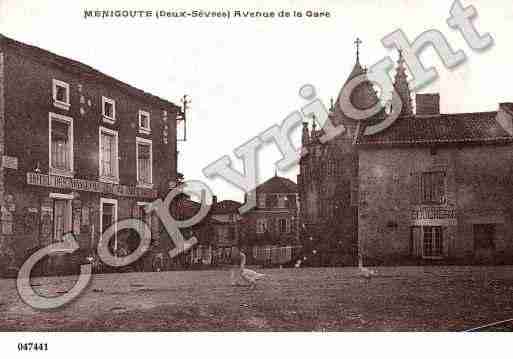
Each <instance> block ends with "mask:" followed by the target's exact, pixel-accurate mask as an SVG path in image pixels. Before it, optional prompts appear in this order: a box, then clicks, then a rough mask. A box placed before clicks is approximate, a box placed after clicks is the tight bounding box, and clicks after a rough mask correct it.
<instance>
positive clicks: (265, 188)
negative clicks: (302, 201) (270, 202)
mask: <svg viewBox="0 0 513 359" xmlns="http://www.w3.org/2000/svg"><path fill="white" fill-rule="evenodd" d="M256 190H257V192H258V193H297V192H298V187H297V184H296V183H294V182H293V181H291V180H289V179H288V178H285V177H278V176H274V177H272V178H270V179H268V180H267V181H265V182H264V183H262V184H261V185H260V186H258V187H257V188H256Z"/></svg>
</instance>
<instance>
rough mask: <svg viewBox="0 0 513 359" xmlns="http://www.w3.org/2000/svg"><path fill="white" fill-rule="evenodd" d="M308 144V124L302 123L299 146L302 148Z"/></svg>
mask: <svg viewBox="0 0 513 359" xmlns="http://www.w3.org/2000/svg"><path fill="white" fill-rule="evenodd" d="M309 143H310V132H309V131H308V122H306V121H305V122H303V132H302V134H301V145H302V146H303V148H305V147H306V146H308V144H309Z"/></svg>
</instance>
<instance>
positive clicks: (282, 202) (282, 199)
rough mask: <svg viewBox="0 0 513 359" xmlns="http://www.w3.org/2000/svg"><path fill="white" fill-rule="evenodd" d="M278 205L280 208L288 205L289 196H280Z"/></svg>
mask: <svg viewBox="0 0 513 359" xmlns="http://www.w3.org/2000/svg"><path fill="white" fill-rule="evenodd" d="M278 207H279V208H286V207H287V196H278Z"/></svg>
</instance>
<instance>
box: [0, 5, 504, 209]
mask: <svg viewBox="0 0 513 359" xmlns="http://www.w3.org/2000/svg"><path fill="white" fill-rule="evenodd" d="M451 4H452V1H447V0H443V1H442V0H431V1H413V0H387V1H385V0H360V1H349V0H338V1H335V0H324V1H322V0H317V1H315V2H313V1H310V2H308V1H295V0H290V1H280V0H278V1H277V0H275V1H244V3H243V4H242V2H241V1H228V0H224V1H217V2H216V4H215V5H213V2H209V1H199V0H193V1H191V0H188V1H182V0H180V1H176V0H175V1H172V2H171V1H159V0H146V1H144V2H141V1H131V0H123V1H117V0H110V1H96V0H88V1H65V2H64V1H53V0H38V1H25V0H0V32H1V33H3V34H4V35H6V36H9V37H12V38H14V39H16V40H18V41H22V42H25V43H29V44H31V45H35V46H38V47H41V48H44V49H47V50H49V51H52V52H55V53H57V54H59V55H62V56H66V57H70V58H72V59H75V60H78V61H81V62H83V63H86V64H87V65H90V66H92V67H94V68H96V69H98V70H100V71H102V72H105V73H107V74H109V75H111V76H113V77H116V78H118V79H120V80H122V81H124V82H127V83H129V84H131V85H133V86H135V87H138V88H140V89H143V90H145V91H148V92H151V93H153V94H155V95H158V96H161V97H163V98H166V99H168V100H171V101H173V102H175V103H177V104H179V103H180V102H179V101H180V98H181V97H182V96H183V95H184V94H187V95H189V96H190V98H191V101H192V102H191V104H190V109H189V110H188V113H187V118H188V125H187V132H188V133H187V137H188V139H187V142H180V143H179V146H178V148H179V151H180V155H179V164H178V170H179V171H180V172H182V173H183V174H184V175H185V178H186V179H191V180H201V181H204V182H206V183H207V184H209V185H210V186H211V188H212V189H213V191H214V193H215V194H216V195H217V196H218V198H219V199H220V200H222V199H235V200H241V199H242V192H241V191H240V190H238V189H237V188H235V187H234V186H233V185H231V184H229V183H227V182H226V181H224V180H223V179H220V178H219V179H215V180H209V179H207V178H205V176H204V175H203V174H202V169H203V168H205V167H206V166H208V165H209V164H210V163H212V162H213V161H215V160H217V159H219V158H220V157H222V156H224V155H228V156H230V157H231V158H232V161H233V163H234V166H235V167H236V168H237V169H238V170H240V171H242V162H241V161H239V160H238V159H237V158H236V157H235V156H234V154H233V150H234V149H236V148H237V147H239V146H241V145H242V144H244V143H245V142H247V141H248V140H250V139H252V138H253V137H254V136H257V135H258V134H259V133H261V132H262V131H264V130H266V129H267V128H269V127H270V126H272V125H274V124H279V123H281V121H283V119H284V118H285V117H286V116H287V115H288V114H290V113H291V112H293V111H296V110H298V109H300V108H301V107H302V106H304V105H305V104H306V102H305V100H303V99H302V98H301V97H299V95H298V91H299V89H300V87H301V86H302V85H304V84H312V85H314V86H315V88H316V89H317V92H318V94H319V97H320V98H321V99H322V100H323V101H324V102H325V103H326V105H328V104H329V99H330V98H331V97H337V95H338V93H339V91H340V88H341V87H342V85H343V83H344V82H345V80H346V78H347V76H348V75H349V73H350V71H351V69H352V67H353V66H354V63H355V45H354V41H355V39H356V38H357V37H359V38H361V39H362V41H363V43H362V45H361V62H362V64H363V65H366V66H368V67H370V66H371V65H373V64H374V63H376V62H378V61H379V60H381V59H382V58H383V57H385V56H390V57H392V58H393V59H394V60H396V58H397V53H396V51H393V50H390V49H387V48H385V47H384V46H383V45H382V44H381V39H382V38H383V37H384V36H386V35H387V34H389V33H391V32H393V31H395V30H397V29H402V30H403V31H404V33H405V34H406V35H407V36H408V38H409V39H410V40H411V41H413V40H414V39H415V38H416V37H417V36H418V35H420V34H421V33H422V32H424V31H427V30H430V29H436V30H439V31H441V32H442V33H443V34H444V35H445V36H446V38H447V39H448V41H449V42H450V44H451V46H452V47H453V48H454V49H456V50H457V49H461V50H463V51H464V52H465V54H466V55H467V59H468V60H467V61H466V62H465V63H463V64H462V65H460V66H458V67H456V68H454V69H452V70H448V69H446V68H445V67H444V66H443V63H442V62H441V60H440V59H439V58H438V56H437V55H436V53H435V52H434V51H433V49H431V48H427V49H425V50H424V51H423V52H422V55H421V59H422V61H423V63H424V65H425V66H426V67H429V66H434V67H435V68H436V69H437V71H438V73H439V78H438V79H437V80H436V81H435V82H434V83H432V84H431V85H429V86H428V87H426V88H424V89H422V92H439V93H440V95H441V111H442V112H445V113H453V112H474V111H491V110H496V109H497V108H498V103H499V102H512V101H513V91H512V90H511V88H512V82H513V81H512V80H513V73H512V65H513V50H512V45H511V44H512V42H511V34H512V33H513V32H512V31H513V6H512V5H511V0H473V1H471V0H465V1H462V4H463V5H464V6H468V5H473V6H475V8H476V10H477V12H478V17H477V18H476V19H475V20H474V24H475V26H476V28H477V29H478V31H479V32H480V33H486V32H488V33H490V34H491V35H492V37H493V38H494V42H495V44H494V46H493V47H491V48H490V49H488V50H486V51H484V52H474V51H472V50H471V49H470V47H469V46H468V45H467V44H466V42H465V41H464V40H463V37H462V36H461V35H460V34H459V32H457V31H455V30H453V29H451V28H449V27H448V25H447V24H446V20H447V18H448V17H449V16H450V14H449V11H450V7H451ZM111 9H112V10H118V9H119V10H133V9H134V10H135V9H137V10H152V11H156V10H159V11H160V10H165V11H175V10H235V9H249V10H255V11H257V10H260V11H275V12H278V11H280V10H286V11H290V12H292V11H293V10H297V11H306V10H308V9H311V10H317V11H328V12H329V13H330V17H329V18H306V17H303V18H275V19H254V18H253V19H248V18H246V19H234V18H231V19H229V20H226V19H205V18H203V19H198V18H186V19H183V18H178V19H177V18H174V19H173V18H160V19H156V18H155V17H152V18H135V19H128V18H103V19H101V18H87V19H86V18H84V10H111ZM293 138H294V141H295V143H297V144H299V131H296V132H295V134H294V136H293ZM280 157H281V156H280V153H279V151H278V150H277V148H276V147H275V146H274V145H272V144H269V145H267V146H265V147H264V148H263V149H262V150H261V151H260V152H259V153H258V168H259V178H258V181H257V182H258V183H261V182H263V181H265V180H266V179H267V178H269V177H272V176H273V175H274V173H275V167H274V163H275V162H276V161H278V160H279V159H280ZM297 173H298V167H297V166H296V167H294V168H292V169H290V170H289V171H287V172H278V174H279V175H282V176H285V177H289V178H291V179H293V180H296V175H297Z"/></svg>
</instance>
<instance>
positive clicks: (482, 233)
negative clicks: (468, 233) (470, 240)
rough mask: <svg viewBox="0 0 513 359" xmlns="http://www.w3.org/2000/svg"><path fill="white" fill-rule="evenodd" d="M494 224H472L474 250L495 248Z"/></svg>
mask: <svg viewBox="0 0 513 359" xmlns="http://www.w3.org/2000/svg"><path fill="white" fill-rule="evenodd" d="M495 229H496V228H495V224H493V223H491V224H489V223H487V224H474V249H476V250H480V249H494V248H495V241H494V239H495Z"/></svg>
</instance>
